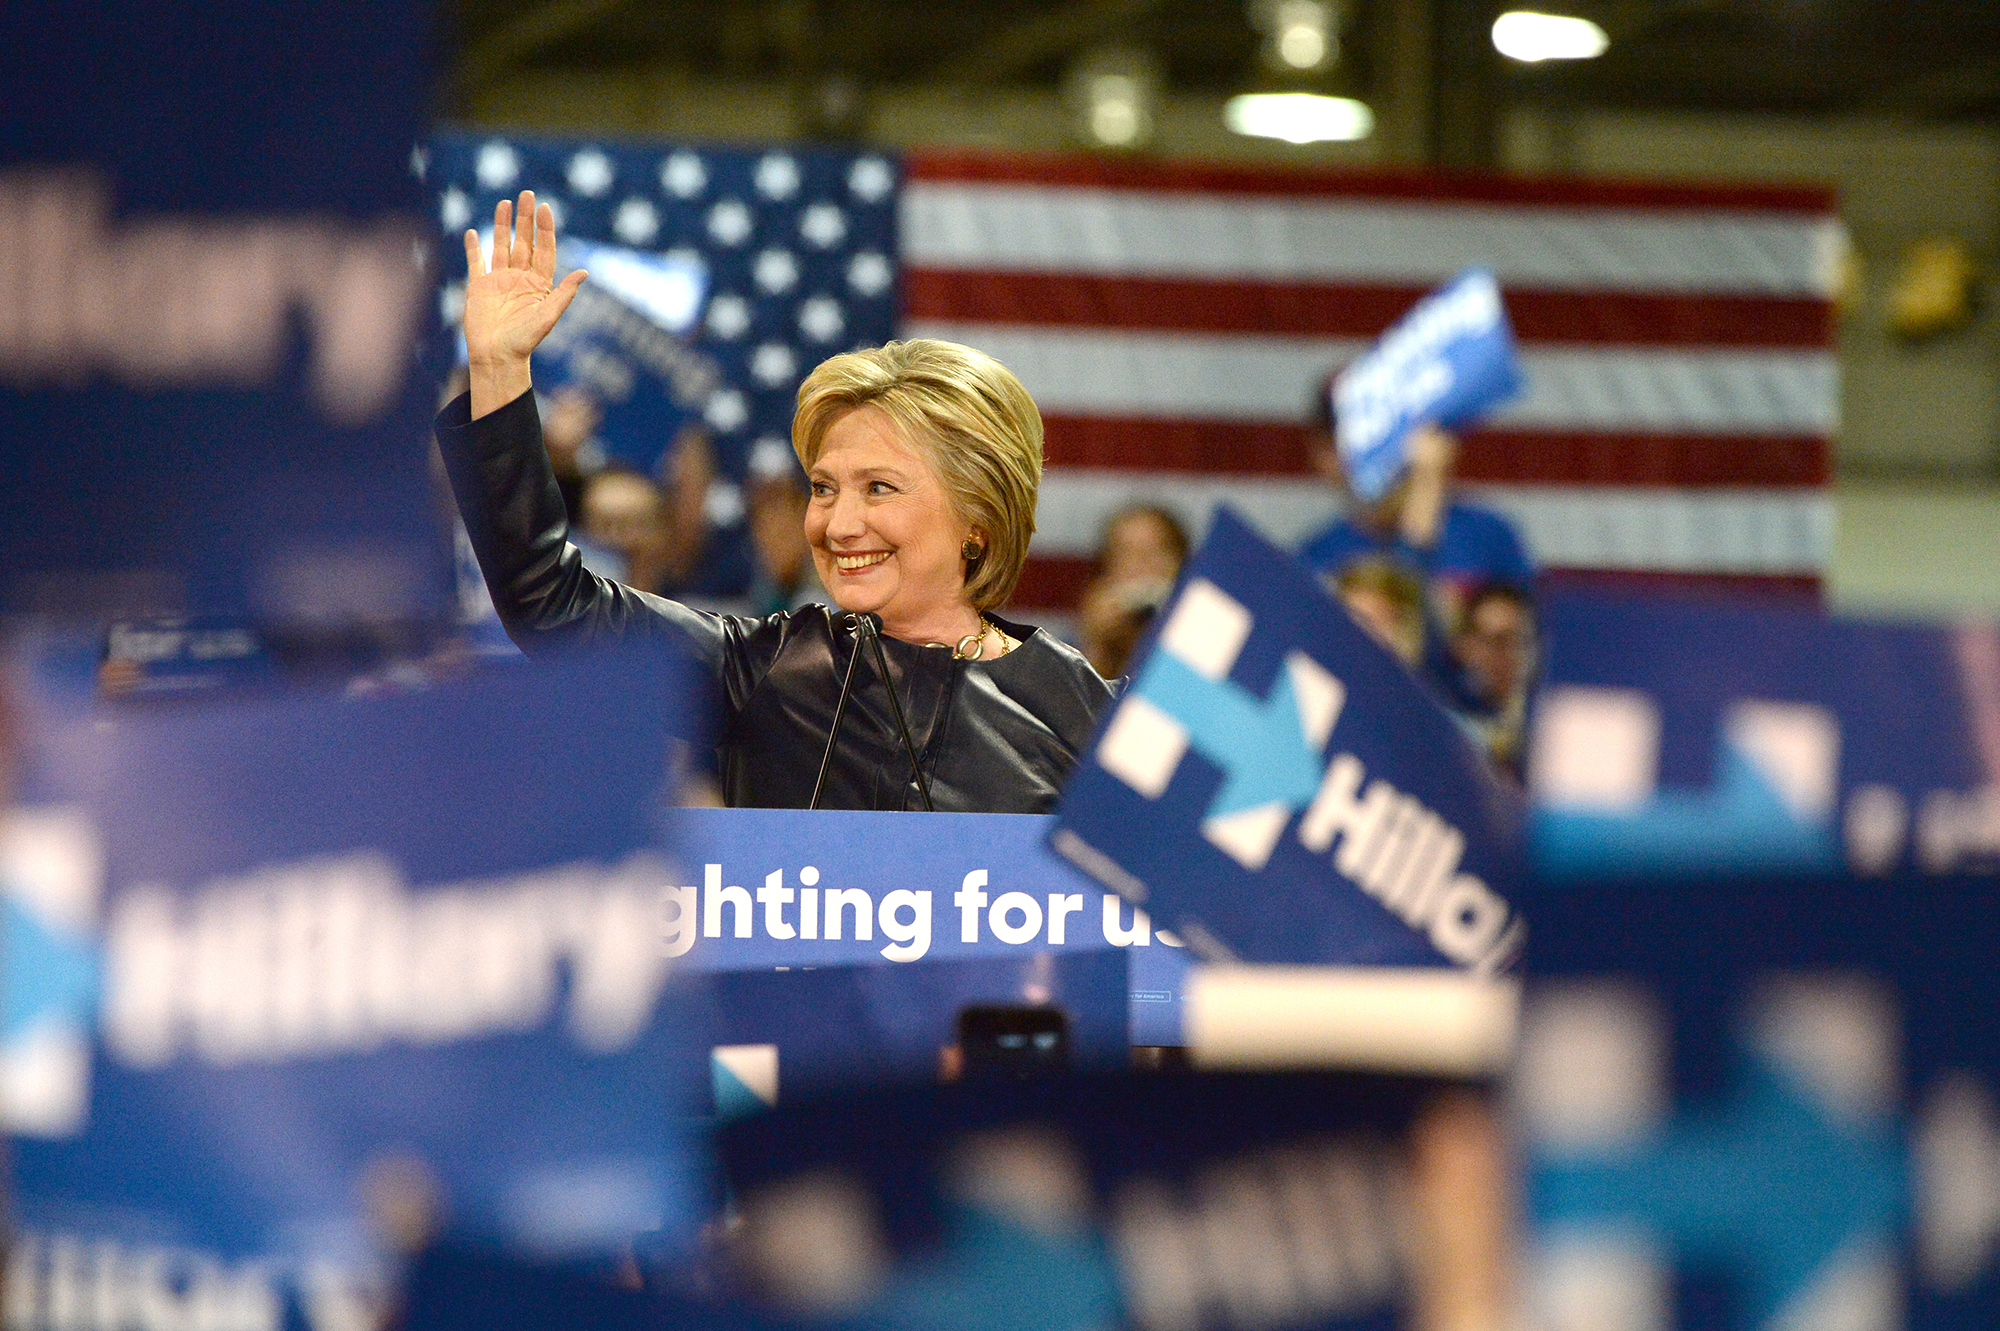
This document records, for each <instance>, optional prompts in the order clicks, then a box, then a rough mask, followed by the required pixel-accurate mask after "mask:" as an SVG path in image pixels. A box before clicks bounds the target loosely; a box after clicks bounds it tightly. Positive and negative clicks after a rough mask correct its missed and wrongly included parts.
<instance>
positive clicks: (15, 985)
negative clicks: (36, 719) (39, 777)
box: [0, 809, 103, 1137]
mask: <svg viewBox="0 0 2000 1331" xmlns="http://www.w3.org/2000/svg"><path fill="white" fill-rule="evenodd" d="M102 879H103V852H102V851H101V850H100V849H99V846H98V841H97V837H96V834H95V832H94V831H93V830H92V828H91V826H90V823H89V821H88V819H86V818H85V817H84V816H83V815H82V814H81V813H80V812H78V811H76V810H72V809H33V810H30V809H15V810H13V811H11V812H7V813H0V949H4V953H5V956H6V961H7V965H6V976H5V984H4V986H0V992H4V995H5V997H4V999H0V1130H4V1131H6V1132H8V1133H13V1134H19V1135H22V1136H29V1137H63V1136H68V1135H70V1134H72V1133H74V1132H76V1131H77V1130H78V1129H79V1128H81V1127H82V1125H83V1120H84V1115H85V1112H86V1109H87V1107H88V1104H89V1099H90V1027H91V1021H92V1018H93V1016H94V1015H95V1012H96V1009H97V997H98V976H99V972H100V969H101V968H100V963H99V955H98V954H99V949H98V944H97V939H96V934H97V904H98V895H99V890H100V886H101V883H102Z"/></svg>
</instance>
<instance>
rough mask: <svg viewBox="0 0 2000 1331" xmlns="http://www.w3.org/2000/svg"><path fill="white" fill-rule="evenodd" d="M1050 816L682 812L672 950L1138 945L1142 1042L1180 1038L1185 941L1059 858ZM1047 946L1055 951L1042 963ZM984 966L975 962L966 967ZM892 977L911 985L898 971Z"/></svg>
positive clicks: (733, 965) (953, 951) (810, 953)
mask: <svg viewBox="0 0 2000 1331" xmlns="http://www.w3.org/2000/svg"><path fill="white" fill-rule="evenodd" d="M1051 822H1052V820H1051V819H1050V818H1048V817H1046V816H1037V815H1029V814H997V813H941V814H924V815H923V816H922V817H917V816H915V815H911V814H904V813H867V812H854V811H843V810H819V811H815V812H803V811H800V810H796V809H684V810H681V811H680V812H679V813H677V814H676V815H675V817H674V824H673V826H674V833H673V840H674V845H675V858H676V861H677V863H679V864H680V866H681V873H680V879H679V883H678V885H677V887H676V888H675V891H674V893H673V894H672V897H671V899H670V902H669V904H668V905H667V907H666V908H665V913H664V916H663V929H664V931H665V933H664V937H665V943H666V950H667V953H668V955H669V956H672V957H678V958H680V959H681V964H682V965H683V966H684V967H686V968H689V969H693V970H698V971H747V970H758V969H766V970H768V969H771V968H774V967H776V968H787V967H789V968H803V967H809V966H858V965H873V966H877V967H881V966H889V967H898V966H908V965H910V964H911V963H914V962H919V961H922V962H953V963H959V962H968V961H973V960H982V959H986V960H992V961H995V962H999V963H1003V965H1002V967H1001V968H1000V969H998V970H993V971H991V972H989V973H990V974H992V975H995V976H1000V977H1003V981H1002V982H1003V983H1004V977H1005V976H1006V975H1008V974H1010V973H1011V972H1009V971H1007V970H1006V969H1005V967H1006V966H1007V965H1013V966H1016V967H1017V968H1019V967H1021V966H1026V967H1027V968H1028V970H1027V971H1024V972H1023V973H1024V974H1031V973H1032V970H1033V967H1034V966H1036V965H1046V964H1051V963H1057V964H1063V965H1067V964H1068V963H1067V962H1063V961H1062V960H1061V959H1062V958H1064V957H1067V956H1069V955H1071V954H1076V953H1102V952H1105V951H1125V952H1129V953H1130V954H1131V956H1132V977H1133V978H1132V982H1131V989H1132V993H1131V1001H1132V1010H1131V1023H1132V1027H1131V1041H1132V1043H1134V1044H1179V1043H1180V1042H1181V1037H1180V1010H1179V1009H1180V982H1181V979H1182V978H1183V976H1184V974H1185V970H1186V966H1185V963H1184V962H1178V961H1177V960H1175V959H1176V958H1180V957H1182V956H1183V955H1184V954H1183V953H1182V952H1180V951H1179V950H1178V949H1179V947H1180V940H1179V939H1177V938H1175V937H1174V936H1173V935H1172V934H1171V933H1169V932H1167V931H1164V930H1155V929H1154V928H1153V926H1152V921H1151V920H1150V919H1149V918H1148V916H1147V914H1146V912H1145V911H1144V910H1142V909H1139V908H1136V907H1134V906H1133V905H1131V904H1130V903H1128V902H1126V901H1125V900H1123V899H1122V898H1120V897H1119V896H1118V895H1117V894H1116V893H1110V892H1106V891H1105V890H1104V889H1103V888H1102V887H1099V886H1098V885H1097V884H1096V883H1095V882H1094V881H1092V880H1090V879H1089V878H1086V877H1085V876H1083V875H1082V874H1080V873H1078V872H1077V871H1076V870H1075V869H1074V868H1072V867H1071V866H1070V865H1069V864H1068V863H1067V862H1066V861H1064V860H1062V859H1060V858H1058V857H1057V856H1054V855H1051V854H1050V853H1049V851H1048V849H1047V839H1048V834H1049V829H1050V824H1051ZM1037 957H1042V958H1046V959H1047V960H1044V961H1040V962H1038V961H1036V960H1035V958H1037ZM968 973H972V972H968ZM878 983H881V984H894V983H898V982H897V981H894V980H883V981H879V982H878Z"/></svg>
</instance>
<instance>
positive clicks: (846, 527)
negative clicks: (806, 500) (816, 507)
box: [826, 494, 868, 541]
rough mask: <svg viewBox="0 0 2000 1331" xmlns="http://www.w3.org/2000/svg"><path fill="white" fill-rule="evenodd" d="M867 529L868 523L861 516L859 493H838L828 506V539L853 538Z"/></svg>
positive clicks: (843, 539) (845, 539)
mask: <svg viewBox="0 0 2000 1331" xmlns="http://www.w3.org/2000/svg"><path fill="white" fill-rule="evenodd" d="M867 530H868V524H867V523H866V522H864V521H863V520H862V517H861V499H860V497H859V496H858V495H851V494H837V495H835V496H834V497H833V500H832V502H831V503H829V504H828V505H827V506H826V539H827V540H829V541H847V540H853V539H854V538H856V537H858V536H861V535H862V534H864V533H865V532H866V531H867Z"/></svg>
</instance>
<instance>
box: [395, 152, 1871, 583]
mask: <svg viewBox="0 0 2000 1331" xmlns="http://www.w3.org/2000/svg"><path fill="white" fill-rule="evenodd" d="M495 144H503V146H505V147H506V148H507V150H508V151H509V152H511V153H513V154H514V165H515V166H516V168H517V169H516V171H515V172H514V173H513V174H512V175H510V177H509V178H508V180H507V181H506V183H505V184H504V185H500V184H498V180H497V178H498V174H499V173H498V172H497V171H491V170H489V171H486V172H485V173H483V174H482V171H481V163H482V162H487V160H488V159H489V158H490V157H492V156H494V155H495V149H494V147H493V145H495ZM587 154H596V155H601V156H604V157H606V158H608V159H609V161H610V165H611V167H612V170H611V176H612V180H611V182H610V183H609V184H604V185H603V186H602V187H601V188H598V186H599V185H600V183H601V181H602V176H603V172H602V171H601V170H600V169H599V168H598V167H597V166H596V165H594V164H593V158H592V157H591V156H588V155H587ZM448 155H449V156H452V158H453V160H454V161H457V162H459V163H460V164H461V165H460V166H459V168H458V171H457V174H456V175H455V176H453V178H452V179H449V180H446V179H443V178H440V175H439V173H437V172H433V184H434V185H435V186H436V189H437V191H438V199H439V208H440V216H441V219H442V220H443V221H445V222H446V224H447V228H446V229H447V230H450V229H452V228H453V227H454V226H456V225H464V224H465V223H464V222H463V221H462V220H458V219H460V218H462V217H465V216H471V215H480V214H483V215H484V216H488V217H490V215H491V208H492V202H493V200H495V199H497V198H498V197H500V194H501V193H502V192H504V191H506V190H509V189H519V188H521V187H522V186H524V185H526V186H533V187H535V188H536V189H537V190H538V192H540V191H543V190H547V191H548V192H549V193H550V194H552V195H553V196H554V197H555V201H556V203H557V205H558V208H559V209H560V210H561V211H563V212H564V214H565V217H564V221H565V223H566V225H568V226H570V227H572V228H575V229H576V230H577V232H578V234H582V235H585V236H586V237H587V238H591V239H603V240H607V241H610V242H613V243H624V244H633V245H641V246H651V247H655V248H660V249H667V248H671V247H674V246H682V245H685V246H693V247H696V248H698V249H699V250H700V252H701V253H702V254H703V255H704V257H706V258H707V259H708V260H709V262H710V264H711V270H712V272H713V274H714V282H713V288H712V291H713V294H712V295H711V298H710V304H709V309H708V313H707V317H706V322H705V324H704V327H703V331H702V332H701V334H700V337H699V343H700V345H702V346H704V347H706V348H707V349H709V350H710V351H711V352H712V353H713V354H715V355H716V357H717V359H718V360H719V361H720V362H721V363H722V365H723V369H724V376H725V379H726V381H727V387H726V388H725V389H724V390H723V391H722V394H720V395H719V396H720V397H721V399H722V402H723V406H722V408H721V409H719V410H718V409H716V408H715V407H714V406H713V405H711V407H710V410H709V412H708V419H709V423H710V425H711V427H712V428H713V429H714V431H715V433H716V436H717V439H718V443H719V445H720V446H721V448H722V451H723V454H724V458H725V464H724V465H725V469H726V470H730V469H733V474H736V475H741V474H742V472H743V468H745V467H747V466H749V465H751V463H752V460H753V455H756V456H760V457H761V456H768V450H769V449H770V448H772V447H776V446H782V445H783V443H784V440H785V439H786V438H787V435H788V425H789V417H790V406H791V395H792V394H793V393H794V392H795V390H796V387H797V383H798V380H799V378H800V377H802V376H803V375H804V373H805V372H806V370H808V369H809V368H810V367H811V365H812V364H814V363H815V362H816V361H817V360H818V359H819V358H820V357H822V356H824V355H826V354H829V353H830V352H832V351H836V350H840V349H842V348H844V347H846V346H850V345H854V344H857V343H865V342H879V341H881V340H883V339H885V338H887V337H890V336H894V335H899V334H900V335H902V336H932V337H945V338H949V339H951V340H953V341H959V342H964V343H968V344H970V345H972V346H976V347H979V348H981V349H983V350H985V351H988V352H990V353H992V354H993V355H994V356H996V357H998V358H999V359H1000V360H1001V361H1002V362H1003V363H1004V364H1006V365H1007V366H1009V367H1010V368H1011V369H1013V370H1014V371H1015V373H1017V374H1019V375H1020V376H1021V379H1022V380H1023V382H1024V383H1025V384H1026V385H1027V387H1028V389H1029V391H1030V392H1031V393H1033V394H1034V397H1035V400H1036V402H1037V403H1039V404H1040V406H1041V409H1042V414H1043V418H1044V421H1045V424H1046V427H1047V440H1048V447H1047V459H1048V469H1047V471H1046V473H1045V475H1044V479H1043V486H1042V498H1041V507H1040V511H1039V514H1038V523H1039V531H1038V533H1037V536H1036V539H1035V543H1034V546H1033V549H1032V551H1031V559H1030V562H1029V569H1028V574H1027V576H1026V577H1025V578H1024V580H1023V584H1022V588H1021V591H1020V593H1019V594H1018V595H1017V597H1016V604H1017V605H1018V606H1022V607H1026V608H1029V609H1035V608H1055V607H1062V606H1067V605H1071V604H1073V603H1074V598H1075V595H1076V592H1077V590H1078V589H1079V588H1080V586H1081V583H1082V581H1083V579H1084V577H1085V576H1087V571H1088V565H1089V557H1090V555H1091V553H1092V551H1093V550H1094V548H1095V546H1096V543H1097V540H1098V538H1099V534H1100V530H1101V527H1102V524H1103V522H1104V520H1105V518H1106V517H1107V516H1108V515H1109V514H1110V513H1111V512H1112V511H1114V510H1115V509H1116V508H1117V507H1118V506H1120V505H1121V504H1123V503H1126V502H1129V501H1132V500H1138V499H1145V500H1152V501H1160V502H1164V503H1165V504H1166V505H1167V506H1168V507H1170V508H1173V509H1175V510H1177V511H1179V512H1181V513H1182V514H1183V515H1184V516H1186V517H1187V518H1188V519H1189V521H1190V524H1191V525H1192V526H1194V527H1195V528H1196V529H1197V531H1198V530H1199V529H1200V527H1201V526H1202V525H1203V523H1204V522H1205V521H1206V518H1207V515H1208V514H1209V513H1210V512H1212V511H1213V508H1214V506H1215V505H1216V504H1218V503H1228V504H1231V505H1233V506H1235V507H1236V508H1237V509H1238V510H1239V511H1240V512H1241V513H1243V514H1244V515H1245V516H1246V517H1247V518H1249V519H1250V520H1251V521H1252V522H1253V523H1255V524H1256V525H1257V526H1259V527H1260V528H1261V529H1262V530H1263V531H1264V532H1265V533H1266V534H1267V535H1269V536H1271V537H1273V538H1275V539H1276V540H1278V541H1279V542H1281V543H1285V544H1295V543H1297V542H1298V541H1299V540H1300V539H1301V538H1303V537H1304V536H1306V535H1307V534H1309V533H1310V532H1312V531H1313V530H1315V529H1317V528H1318V527H1319V526H1321V525H1322V524H1324V523H1325V522H1326V521H1327V520H1328V519H1329V518H1330V516H1331V515H1332V513H1333V511H1334V508H1335V499H1334V497H1333V495H1332V494H1331V492H1330V491H1329V490H1328V489H1327V487H1326V486H1325V485H1324V484H1323V483H1322V482H1321V481H1319V480H1318V479H1317V478H1316V477H1315V476H1313V475H1312V474H1311V469H1310V463H1309V460H1308V453H1307V448H1306V435H1305V422H1306V420H1307V418H1308V411H1309V402H1310V398H1311V394H1312V390H1313V386H1314V385H1315V384H1316V383H1317V382H1318V380H1319V379H1320V378H1321V376H1322V375H1323V374H1325V372H1326V371H1328V370H1329V369H1331V368H1332V367H1334V366H1336V365H1338V364H1340V363H1342V362H1344V361H1346V360H1348V359H1350V358H1351V357H1353V356H1354V355H1356V354H1358V353H1359V352H1360V351H1361V350H1362V349H1364V348H1365V346H1366V345H1367V343H1368V341H1369V340H1370V339H1372V338H1373V337H1374V336H1375V335H1377V334H1378V333H1380V332H1381V331H1382V330H1383V329H1385V328H1386V327H1388V326H1389V324H1391V323H1393V322H1394V321H1395V319H1396V318H1397V317H1398V316H1399V315H1401V314H1402V313H1403V311H1404V310H1406V309H1407V308H1408V307H1409V306H1410V305H1411V304H1413V303H1414V302H1415V301H1416V300H1417V299H1418V298H1419V297H1421V296H1422V295H1423V293H1424V292H1425V291H1427V290H1428V289H1430V288H1432V287H1434V286H1436V285H1438V284H1440V283H1442V282H1444V281H1446V280H1447V279H1449V278H1450V277H1451V276H1452V275H1453V274H1454V273H1456V272H1457V271H1459V270H1460V269H1462V268H1464V267H1467V266H1469V265H1474V264H1477V265H1481V266H1484V267H1487V268H1490V269H1492V270H1493V271H1494V273H1495V274H1496V276H1497V277H1498V278H1499V280H1500V283H1501V285H1502V288H1503V290H1504V292H1505V294H1506V300H1507V306H1508V314H1509V317H1510V318H1511V320H1512V322H1513V325H1514V328H1515V331H1516V334H1517V336H1518V337H1519V339H1520V343H1521V350H1522V357H1523V363H1524V368H1525V370H1526V373H1527V379H1528V384H1527V388H1526V391H1525V392H1524V393H1523V394H1522V395H1521V396H1520V397H1518V398H1517V399H1515V400H1514V401H1513V402H1512V403H1510V404H1509V405H1507V406H1506V407H1505V408H1503V409H1502V410H1501V411H1500V412H1499V413H1498V414H1497V415H1496V416H1495V417H1494V418H1493V419H1492V420H1491V421H1490V422H1488V423H1487V425H1486V426H1485V427H1484V428H1482V429H1480V430H1477V431H1475V432H1472V433H1470V434H1468V435H1467V436H1466V438H1465V440H1464V446H1463V449H1462V451H1461V454H1460V461H1459V469H1458V471H1459V477H1460V480H1461V482H1462V483H1463V486H1464V488H1465V490H1466V491H1467V492H1468V493H1469V494H1470V495H1471V496H1472V497H1474V498H1475V499H1477V500H1479V501H1481V502H1484V503H1487V504H1489V505H1490V506H1492V507H1494V508H1497V509H1499V510H1501V511H1502V512H1504V513H1506V514H1508V515H1509V516H1510V517H1512V518H1513V519H1514V521H1515V522H1516V524H1517V525H1518V526H1519V528H1520V529H1521V531H1522V533H1523V535H1524V537H1525V538H1526V541H1527V544H1528V546H1529V549H1530V551H1531V553H1532V554H1533V556H1534V557H1535V559H1536V560H1537V562H1538V563H1540V564H1541V565H1542V566H1544V567H1545V568H1547V569H1549V570H1551V571H1552V572H1553V573H1554V575H1555V576H1557V577H1568V576H1577V575H1581V576H1586V577H1593V578H1612V579H1618V578H1642V579H1658V578H1667V579H1677V580H1678V579H1697V580H1718V581H1722V580H1726V581H1732V582H1743V581H1748V582H1752V583H1756V584H1761V585H1765V586H1788V587H1794V588H1812V587H1816V586H1817V585H1818V581H1819V579H1820V577H1821V575H1822V574H1823V572H1824V570H1825V567H1826V563H1827V560H1828V558H1829V555H1830V550H1831V544H1832V524H1833V516H1832V501H1831V496H1830V493H1829V488H1828V482H1829V453H1830V441H1831V438H1832V435H1833V433H1834V431H1835V430H1836V428H1837V426H1838V415H1839V372H1838V367H1837V363H1836V360H1835V355H1834V349H1833V333H1834V317H1833V305H1832V291H1833V288H1834V283H1835V277H1836V273H1837V270H1838V266H1839V262H1840V258H1841V255H1842V252H1843V246H1844V243H1845V233H1844V231H1843V229H1842V227H1841V224H1840V221H1839V218H1838V215H1837V212H1836V208H1835V201H1834V198H1833V196H1832V194H1831V193H1830V192H1829V191H1825V190H1820V189H1813V188H1748V187H1697V186H1681V185H1646V184H1614V183H1594V182H1584V181H1568V180H1562V181H1529V180H1511V179H1500V178H1452V177H1434V176H1415V175H1412V176H1398V175H1389V174H1380V173H1368V174H1353V173H1347V174H1341V173H1328V172H1304V171H1275V170H1263V169H1245V168H1234V167H1215V166H1198V165H1178V164H1160V163H1150V162H1143V161H1121V160H1112V159H1105V158H1098V157H1087V156H1018V155H1005V154H995V153H990V152H983V151H982V152H971V151H963V152H962V151H945V150H931V151H915V152H910V153H905V154H902V155H901V156H900V157H897V156H891V155H888V154H877V153H860V154H840V153H832V152H821V151H811V152H808V151H804V150H796V149H773V150H769V151H765V152H761V153H760V152H754V151H751V152H746V151H741V150H713V149H704V148H693V147H675V146H665V145H658V146H652V147H647V148H637V147H630V146H627V147H622V148H616V149H611V148H604V147H601V146H597V145H590V144H583V143H577V142H567V143H555V142H552V141H546V140H544V141H538V142H536V143H534V144H527V143H520V142H511V143H508V142H505V141H502V140H475V139H467V140H465V141H463V143H462V144H461V145H460V148H459V150H458V151H456V153H455V154H447V153H445V152H443V151H440V152H439V154H438V156H439V159H440V161H441V162H442V161H443V160H444V159H445V158H446V157H447V156H448ZM580 157H581V159H582V160H583V161H584V162H585V163H586V165H587V169H585V170H584V171H582V173H581V175H579V171H578V168H577V162H578V160H579V158H580ZM774 163H779V164H786V163H788V164H789V166H785V165H774ZM503 164H504V163H503ZM489 165H490V163H489ZM579 181H580V182H581V183H579ZM585 186H591V187H592V188H590V189H586V188H585ZM772 186H777V188H772ZM593 191H594V192H593ZM816 210H817V211H816ZM828 210H834V211H837V212H838V213H839V224H838V225H835V224H834V223H833V222H832V221H831V220H830V218H831V213H830V212H829V211H828ZM635 217H636V218H639V219H640V220H643V221H645V222H647V223H648V225H646V226H635V225H630V223H631V221H632V219H633V218H635ZM816 218H817V219H819V220H818V221H815V220H814V219H816ZM815 228H817V229H815ZM780 254H782V255H785V256H788V257H787V258H785V259H780V258H774V257H771V256H774V255H780ZM788 264H789V267H788ZM772 278H782V279H784V280H783V281H772V280H767V279H772ZM815 301H817V302H820V303H819V304H818V305H815V303H814V302H815ZM829 303H831V304H833V305H837V306H838V314H839V319H838V326H837V329H834V331H833V332H832V335H831V336H827V335H826V333H827V332H828V330H829V329H832V328H834V323H833V320H831V319H822V321H821V322H820V323H818V324H815V323H814V314H813V311H814V310H815V309H818V310H820V311H821V312H822V315H824V314H825V312H826V310H827V307H828V304H829ZM781 369H782V370H785V371H786V373H783V374H780V373H777V371H779V370H781ZM731 395H737V397H736V398H732V396H731ZM739 399H740V400H739ZM732 404H733V405H732ZM738 407H740V408H742V409H741V410H740V411H739V410H737V408H738ZM773 441H775V443H774V442H773Z"/></svg>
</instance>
